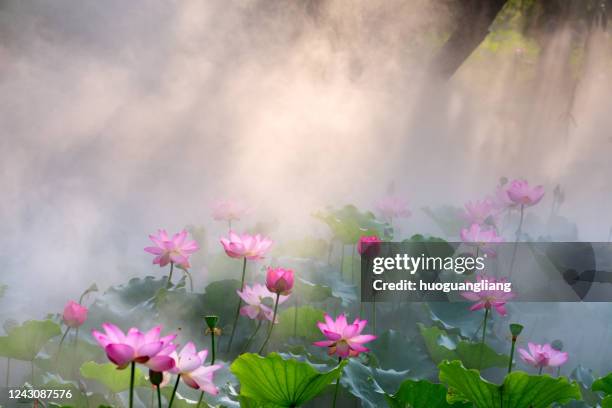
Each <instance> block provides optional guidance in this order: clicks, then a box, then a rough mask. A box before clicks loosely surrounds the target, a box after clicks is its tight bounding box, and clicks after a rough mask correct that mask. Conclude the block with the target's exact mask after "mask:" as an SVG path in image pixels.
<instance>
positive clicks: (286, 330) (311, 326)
mask: <svg viewBox="0 0 612 408" xmlns="http://www.w3.org/2000/svg"><path fill="white" fill-rule="evenodd" d="M323 313H324V312H323V311H322V310H320V309H315V308H314V307H311V306H301V307H298V308H297V324H296V320H295V319H296V308H295V307H292V308H288V309H286V310H283V311H282V312H281V313H280V314H279V315H278V326H277V327H276V328H275V329H274V331H273V334H274V336H275V337H276V336H279V337H283V338H288V337H302V338H304V339H306V340H307V341H314V340H316V339H318V338H320V337H321V336H322V335H321V332H320V331H319V329H317V322H322V321H323Z"/></svg>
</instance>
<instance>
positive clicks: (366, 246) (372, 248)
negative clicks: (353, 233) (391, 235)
mask: <svg viewBox="0 0 612 408" xmlns="http://www.w3.org/2000/svg"><path fill="white" fill-rule="evenodd" d="M381 242H382V241H381V240H380V238H378V237H377V236H375V235H373V236H370V237H361V238H359V242H358V243H357V252H359V253H360V254H361V255H364V254H365V255H366V256H376V255H377V254H378V253H379V252H380V243H381Z"/></svg>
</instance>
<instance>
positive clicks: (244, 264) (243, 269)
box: [226, 257, 247, 352]
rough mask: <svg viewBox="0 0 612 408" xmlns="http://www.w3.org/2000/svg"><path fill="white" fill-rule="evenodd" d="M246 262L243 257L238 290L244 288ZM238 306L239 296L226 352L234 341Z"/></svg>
mask: <svg viewBox="0 0 612 408" xmlns="http://www.w3.org/2000/svg"><path fill="white" fill-rule="evenodd" d="M246 264H247V259H246V257H245V258H244V261H243V263H242V278H241V280H240V290H243V289H244V275H245V273H246ZM240 306H242V298H241V297H240V296H238V306H237V307H236V315H235V316H234V324H233V326H232V334H230V339H229V342H228V343H227V350H226V351H228V352H229V351H230V350H231V348H232V342H233V341H234V335H235V334H236V325H237V324H238V317H239V316H240Z"/></svg>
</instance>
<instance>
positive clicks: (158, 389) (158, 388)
mask: <svg viewBox="0 0 612 408" xmlns="http://www.w3.org/2000/svg"><path fill="white" fill-rule="evenodd" d="M155 388H156V389H157V408H161V390H160V388H161V387H160V386H159V385H158V386H156V387H155Z"/></svg>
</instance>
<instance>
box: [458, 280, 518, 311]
mask: <svg viewBox="0 0 612 408" xmlns="http://www.w3.org/2000/svg"><path fill="white" fill-rule="evenodd" d="M476 282H477V283H481V282H484V283H486V282H488V283H496V282H497V283H505V282H506V280H505V279H503V278H502V279H499V280H496V279H495V278H493V277H487V276H485V275H478V276H477V277H476ZM461 296H463V297H464V298H465V299H467V300H470V301H472V302H476V303H475V304H474V305H472V307H470V310H471V311H474V310H481V309H488V310H491V308H494V309H495V310H497V313H499V314H500V316H505V315H506V314H507V313H508V312H507V311H506V302H507V301H508V300H510V299H512V298H513V297H514V293H512V292H511V291H510V292H504V291H503V290H481V291H480V292H463V293H462V294H461Z"/></svg>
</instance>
